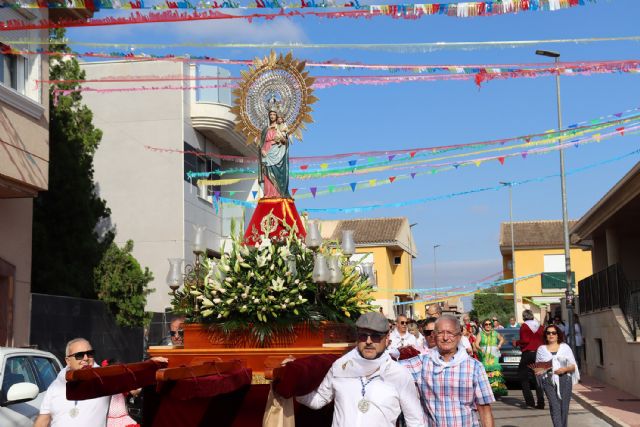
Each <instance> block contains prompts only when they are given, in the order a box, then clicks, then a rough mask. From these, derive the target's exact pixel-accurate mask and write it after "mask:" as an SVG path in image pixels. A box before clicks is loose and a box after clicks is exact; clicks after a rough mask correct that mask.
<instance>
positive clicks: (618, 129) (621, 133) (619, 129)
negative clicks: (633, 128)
mask: <svg viewBox="0 0 640 427" xmlns="http://www.w3.org/2000/svg"><path fill="white" fill-rule="evenodd" d="M616 130H617V131H618V132H620V135H622V136H624V126H622V127H621V128H616Z"/></svg>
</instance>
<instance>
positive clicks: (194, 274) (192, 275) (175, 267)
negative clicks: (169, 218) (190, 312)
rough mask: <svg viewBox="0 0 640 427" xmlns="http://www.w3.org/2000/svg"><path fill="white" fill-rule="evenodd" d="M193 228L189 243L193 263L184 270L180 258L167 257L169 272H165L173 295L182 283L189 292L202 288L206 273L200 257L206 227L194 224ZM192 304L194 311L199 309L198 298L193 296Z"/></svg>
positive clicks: (200, 290)
mask: <svg viewBox="0 0 640 427" xmlns="http://www.w3.org/2000/svg"><path fill="white" fill-rule="evenodd" d="M193 230H194V231H195V235H194V238H193V242H192V244H191V250H192V251H193V254H194V256H195V258H194V262H193V264H186V265H185V266H184V270H182V268H181V266H182V263H183V262H184V260H183V259H181V258H169V273H167V285H168V286H169V287H170V288H171V290H172V292H173V294H174V296H175V293H176V291H177V290H178V289H179V288H180V286H182V285H184V287H185V291H187V292H188V293H191V292H192V291H198V292H202V290H203V289H204V277H205V275H206V269H205V268H204V267H203V265H202V262H201V258H200V257H204V256H206V255H205V252H206V248H207V247H206V244H205V231H206V230H207V227H205V226H203V225H194V226H193ZM192 300H193V301H192V304H193V307H194V312H195V313H197V312H199V311H200V307H199V302H198V299H197V298H196V297H195V296H194V297H193V298H192Z"/></svg>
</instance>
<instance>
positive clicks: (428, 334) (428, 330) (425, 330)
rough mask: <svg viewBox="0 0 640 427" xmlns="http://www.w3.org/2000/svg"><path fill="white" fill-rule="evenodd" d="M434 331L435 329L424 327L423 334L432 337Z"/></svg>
mask: <svg viewBox="0 0 640 427" xmlns="http://www.w3.org/2000/svg"><path fill="white" fill-rule="evenodd" d="M432 333H433V329H423V330H422V335H424V336H425V337H430V336H431V334H432Z"/></svg>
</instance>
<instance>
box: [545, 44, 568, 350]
mask: <svg viewBox="0 0 640 427" xmlns="http://www.w3.org/2000/svg"><path fill="white" fill-rule="evenodd" d="M536 55H542V56H547V57H549V58H553V59H554V61H555V66H556V102H557V110H558V132H560V130H561V129H562V109H561V104H560V71H559V68H558V63H559V62H560V54H559V53H557V52H550V51H547V50H536ZM558 144H559V145H560V144H562V141H561V140H560V139H558ZM558 151H559V152H560V191H561V193H562V229H563V234H564V261H565V270H566V274H567V278H566V283H567V290H566V305H567V317H568V319H567V325H568V329H569V331H568V333H567V338H568V339H569V343H570V345H571V349H572V350H573V353H574V354H575V352H576V340H575V329H574V325H573V305H574V301H575V293H574V292H573V283H572V282H573V278H572V277H571V253H570V251H571V248H570V244H571V242H570V241H569V219H568V214H567V188H566V179H565V173H564V150H563V149H562V148H560V150H558Z"/></svg>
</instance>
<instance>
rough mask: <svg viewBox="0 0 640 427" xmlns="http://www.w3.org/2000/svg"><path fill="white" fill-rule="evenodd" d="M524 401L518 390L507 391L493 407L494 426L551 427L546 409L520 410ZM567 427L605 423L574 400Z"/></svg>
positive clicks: (586, 426)
mask: <svg viewBox="0 0 640 427" xmlns="http://www.w3.org/2000/svg"><path fill="white" fill-rule="evenodd" d="M523 403H524V399H523V398H522V392H521V391H520V390H513V389H511V390H509V395H508V396H505V397H503V398H502V399H501V400H499V401H498V402H496V403H495V404H494V405H493V415H494V417H495V420H496V426H500V427H528V426H531V427H534V426H535V427H551V426H552V424H551V416H550V415H549V409H548V407H545V409H544V410H540V409H522V404H523ZM569 425H570V426H580V427H605V426H609V425H610V424H608V423H607V422H605V421H604V420H601V419H600V418H598V417H596V416H595V415H593V414H592V413H591V412H589V411H588V410H587V409H586V408H584V407H583V406H582V405H580V404H579V403H577V402H576V401H575V400H572V401H571V413H570V414H569Z"/></svg>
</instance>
